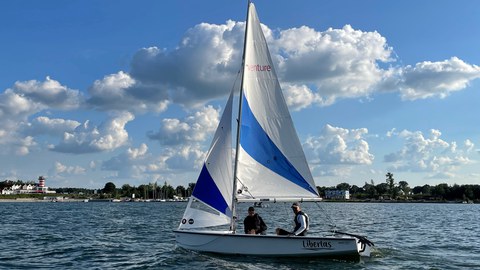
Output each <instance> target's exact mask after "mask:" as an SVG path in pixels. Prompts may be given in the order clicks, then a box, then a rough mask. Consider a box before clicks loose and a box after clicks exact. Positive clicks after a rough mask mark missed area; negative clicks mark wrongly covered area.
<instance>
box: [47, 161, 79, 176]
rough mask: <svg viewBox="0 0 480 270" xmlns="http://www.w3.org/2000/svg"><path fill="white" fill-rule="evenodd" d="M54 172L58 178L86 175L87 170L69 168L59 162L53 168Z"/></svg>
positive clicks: (76, 167) (77, 167)
mask: <svg viewBox="0 0 480 270" xmlns="http://www.w3.org/2000/svg"><path fill="white" fill-rule="evenodd" d="M53 172H54V174H55V175H57V176H58V175H62V176H68V175H72V174H85V172H86V169H85V168H82V167H80V166H67V165H64V164H62V163H61V162H59V161H57V162H55V164H54V166H53Z"/></svg>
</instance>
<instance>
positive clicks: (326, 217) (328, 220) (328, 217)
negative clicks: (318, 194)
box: [315, 202, 337, 230]
mask: <svg viewBox="0 0 480 270" xmlns="http://www.w3.org/2000/svg"><path fill="white" fill-rule="evenodd" d="M315 204H316V205H317V207H318V208H319V209H320V211H321V212H322V213H323V214H324V216H325V219H326V220H327V223H328V224H327V225H328V226H330V227H331V228H332V229H333V230H335V228H337V225H336V224H335V222H334V221H333V219H332V218H331V217H330V215H329V214H328V213H327V211H326V210H325V208H323V207H322V206H321V205H320V204H321V202H315Z"/></svg>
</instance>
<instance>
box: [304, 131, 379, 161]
mask: <svg viewBox="0 0 480 270" xmlns="http://www.w3.org/2000/svg"><path fill="white" fill-rule="evenodd" d="M367 134H368V130H367V129H366V128H360V129H350V130H349V129H345V128H340V127H333V126H330V125H326V126H325V127H324V128H323V130H322V132H321V133H320V135H319V136H316V137H314V136H310V137H309V138H307V140H306V142H305V143H304V145H303V147H304V149H305V152H306V155H307V157H309V159H310V162H311V163H312V164H315V165H338V164H347V165H364V164H366V165H369V164H372V162H373V159H374V156H373V155H372V154H371V153H370V152H369V145H368V143H367V141H366V140H365V138H364V137H365V136H366V135H367Z"/></svg>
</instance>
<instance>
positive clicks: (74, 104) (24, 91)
mask: <svg viewBox="0 0 480 270" xmlns="http://www.w3.org/2000/svg"><path fill="white" fill-rule="evenodd" d="M11 91H13V92H14V93H15V94H17V95H18V96H20V97H22V98H24V99H26V100H28V101H30V102H33V103H36V104H39V105H42V106H44V107H48V108H55V109H62V110H72V109H76V108H78V107H79V106H80V105H81V104H82V102H83V97H82V95H81V94H80V92H79V91H78V90H72V89H69V88H67V87H66V86H63V85H61V84H60V83H59V82H58V81H55V80H52V79H50V77H47V78H46V79H45V81H43V82H39V81H36V80H31V81H26V82H16V83H15V85H14V86H13V89H12V90H11ZM23 104H25V102H24V103H23Z"/></svg>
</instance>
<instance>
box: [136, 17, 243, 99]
mask: <svg viewBox="0 0 480 270" xmlns="http://www.w3.org/2000/svg"><path fill="white" fill-rule="evenodd" d="M243 31H244V23H243V22H242V23H239V22H233V21H228V22H227V23H226V24H223V25H215V24H208V23H202V24H198V25H196V26H195V27H193V28H192V29H190V30H188V31H187V33H186V34H185V35H184V37H183V39H182V41H181V42H180V44H178V46H177V47H176V48H175V49H174V50H173V51H167V50H164V49H159V48H157V47H150V48H144V49H142V50H140V51H139V52H137V54H136V55H135V56H134V58H133V61H132V65H131V66H132V70H131V75H132V77H133V78H134V79H135V80H138V81H141V82H142V83H144V84H147V85H157V86H161V87H159V88H158V89H159V90H161V91H164V92H165V93H166V94H167V95H168V96H169V98H170V100H172V101H173V102H176V103H180V104H189V105H198V104H200V103H203V102H205V101H208V100H211V99H215V98H218V97H220V96H223V95H225V94H226V93H227V92H228V90H229V89H231V87H232V84H233V81H234V79H235V76H236V74H237V72H238V70H239V69H240V63H241V57H242V55H241V51H242V48H243V45H242V44H243Z"/></svg>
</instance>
